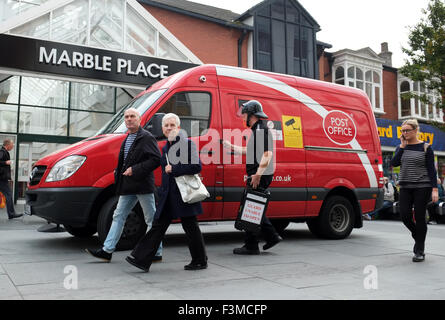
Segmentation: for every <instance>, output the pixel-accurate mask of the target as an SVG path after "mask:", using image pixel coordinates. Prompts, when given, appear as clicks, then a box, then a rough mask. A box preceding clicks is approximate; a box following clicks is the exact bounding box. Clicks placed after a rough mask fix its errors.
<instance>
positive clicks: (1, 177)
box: [0, 147, 11, 181]
mask: <svg viewBox="0 0 445 320" xmlns="http://www.w3.org/2000/svg"><path fill="white" fill-rule="evenodd" d="M8 160H11V157H10V155H9V152H8V150H6V149H5V147H2V148H1V149H0V181H9V180H11V166H10V165H8V164H6V161H8Z"/></svg>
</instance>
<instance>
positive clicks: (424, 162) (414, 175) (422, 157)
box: [391, 143, 437, 188]
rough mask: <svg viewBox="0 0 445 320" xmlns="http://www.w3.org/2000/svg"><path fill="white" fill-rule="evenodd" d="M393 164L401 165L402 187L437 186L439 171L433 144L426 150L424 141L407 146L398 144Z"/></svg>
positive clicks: (395, 165) (400, 179)
mask: <svg viewBox="0 0 445 320" xmlns="http://www.w3.org/2000/svg"><path fill="white" fill-rule="evenodd" d="M391 165H392V166H393V167H398V166H400V174H399V183H400V187H401V188H431V187H433V188H436V187H437V172H436V167H435V166H434V152H433V149H432V148H431V146H428V148H427V150H426V152H425V149H424V143H418V144H409V145H407V146H406V147H405V148H400V146H398V147H397V149H396V153H395V155H394V158H392V160H391Z"/></svg>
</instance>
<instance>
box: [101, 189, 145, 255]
mask: <svg viewBox="0 0 445 320" xmlns="http://www.w3.org/2000/svg"><path fill="white" fill-rule="evenodd" d="M118 200H119V196H113V197H111V198H110V199H108V200H107V201H106V202H105V204H104V205H103V206H102V208H101V209H100V212H99V218H98V220H97V232H98V236H99V240H100V242H101V243H104V242H105V239H106V238H107V235H108V231H109V230H110V227H111V223H112V222H113V214H114V210H115V209H116V205H117V202H118ZM146 231H147V225H146V224H145V220H144V214H143V212H142V209H141V207H140V205H139V203H138V204H137V205H136V206H135V207H134V208H133V210H132V211H131V212H130V214H129V215H128V217H127V221H126V222H125V226H124V230H123V232H122V235H121V238H120V240H119V242H118V243H117V245H116V251H121V250H131V249H133V248H134V247H135V246H136V244H137V243H138V241H139V240H140V239H141V238H142V237H143V236H144V235H145V232H146Z"/></svg>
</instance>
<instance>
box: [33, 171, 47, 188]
mask: <svg viewBox="0 0 445 320" xmlns="http://www.w3.org/2000/svg"><path fill="white" fill-rule="evenodd" d="M45 171H46V166H36V167H34V168H33V169H32V171H31V175H30V176H29V185H31V186H35V185H37V184H39V182H40V180H41V179H42V177H43V175H44V174H45Z"/></svg>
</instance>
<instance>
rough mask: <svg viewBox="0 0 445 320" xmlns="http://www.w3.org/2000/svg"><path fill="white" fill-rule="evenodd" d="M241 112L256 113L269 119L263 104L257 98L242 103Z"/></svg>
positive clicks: (257, 115)
mask: <svg viewBox="0 0 445 320" xmlns="http://www.w3.org/2000/svg"><path fill="white" fill-rule="evenodd" d="M241 113H247V114H248V115H254V116H256V117H258V118H262V119H268V118H269V117H268V116H267V114H265V113H264V112H263V106H262V105H261V103H259V102H258V101H256V100H250V101H247V102H245V103H243V104H242V110H241Z"/></svg>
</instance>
